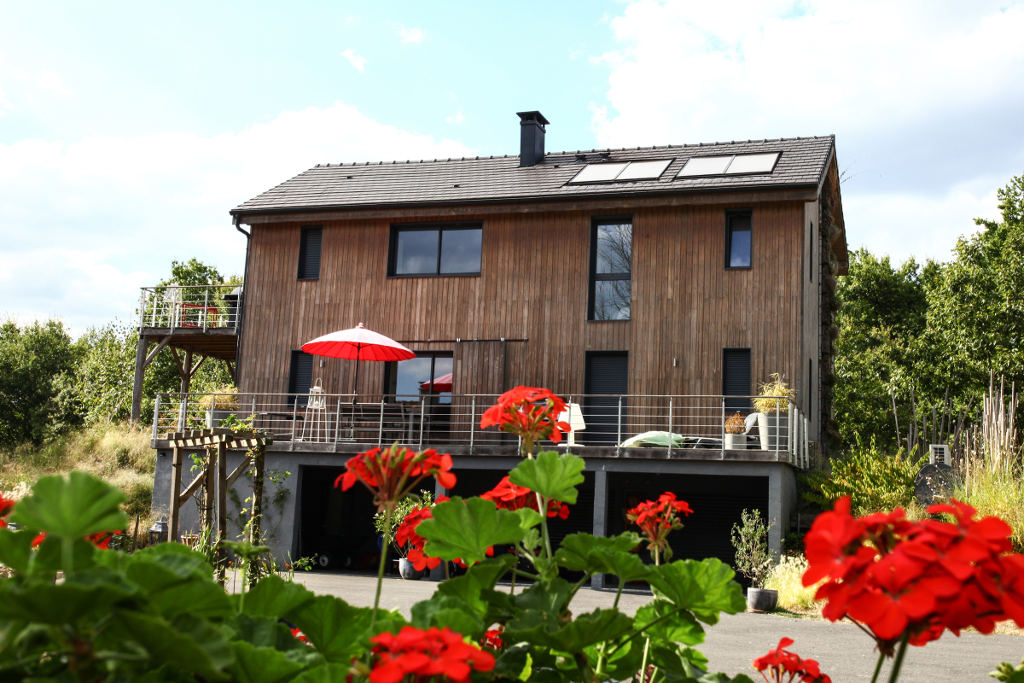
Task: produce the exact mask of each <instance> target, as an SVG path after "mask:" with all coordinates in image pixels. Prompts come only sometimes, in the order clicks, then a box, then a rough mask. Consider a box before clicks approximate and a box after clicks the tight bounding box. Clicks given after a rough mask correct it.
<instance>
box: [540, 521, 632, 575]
mask: <svg viewBox="0 0 1024 683" xmlns="http://www.w3.org/2000/svg"><path fill="white" fill-rule="evenodd" d="M641 541H642V539H641V538H640V536H638V535H637V534H634V533H632V532H625V533H622V534H619V535H618V536H612V537H611V538H604V537H601V536H594V535H592V534H585V533H576V534H570V535H568V536H566V537H565V538H564V539H563V540H562V543H561V545H560V546H559V548H558V550H557V551H556V552H555V560H556V561H557V562H558V564H559V565H561V566H562V567H565V568H566V569H570V570H572V571H584V572H588V573H590V574H614V575H616V576H618V577H619V580H620V581H623V582H625V581H638V580H641V579H646V578H647V575H648V574H649V573H650V569H649V567H648V566H647V565H645V564H644V562H643V560H641V559H640V557H639V556H637V555H636V554H635V553H633V552H632V550H633V548H635V547H636V546H637V545H639V544H640V543H641Z"/></svg>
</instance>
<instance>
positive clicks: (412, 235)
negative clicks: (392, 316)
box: [388, 226, 483, 275]
mask: <svg viewBox="0 0 1024 683" xmlns="http://www.w3.org/2000/svg"><path fill="white" fill-rule="evenodd" d="M482 238H483V230H482V229H481V228H480V227H479V226H473V227H425V228H424V227H415V228H398V227H396V228H392V230H391V254H390V261H389V265H388V274H389V275H479V274H480V250H481V244H482Z"/></svg>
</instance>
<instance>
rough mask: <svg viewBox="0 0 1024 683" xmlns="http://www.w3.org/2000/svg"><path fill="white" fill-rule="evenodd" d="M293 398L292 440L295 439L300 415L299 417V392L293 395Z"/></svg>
mask: <svg viewBox="0 0 1024 683" xmlns="http://www.w3.org/2000/svg"><path fill="white" fill-rule="evenodd" d="M293 398H294V399H295V400H294V401H292V438H291V441H295V423H296V422H298V417H299V396H298V394H295V395H294V396H293Z"/></svg>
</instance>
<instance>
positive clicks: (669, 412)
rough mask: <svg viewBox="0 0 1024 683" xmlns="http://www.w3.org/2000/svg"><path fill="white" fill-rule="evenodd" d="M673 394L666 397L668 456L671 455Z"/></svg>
mask: <svg viewBox="0 0 1024 683" xmlns="http://www.w3.org/2000/svg"><path fill="white" fill-rule="evenodd" d="M673 399H674V397H673V396H669V397H668V457H670V458H671V457H672V441H674V439H673V438H672V434H673V433H674V432H673V431H672V407H673Z"/></svg>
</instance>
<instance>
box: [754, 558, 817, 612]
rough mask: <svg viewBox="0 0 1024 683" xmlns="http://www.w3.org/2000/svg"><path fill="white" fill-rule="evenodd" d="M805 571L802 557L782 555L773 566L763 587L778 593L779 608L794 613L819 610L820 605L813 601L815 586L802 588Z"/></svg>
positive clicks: (805, 562) (805, 563) (805, 566)
mask: <svg viewBox="0 0 1024 683" xmlns="http://www.w3.org/2000/svg"><path fill="white" fill-rule="evenodd" d="M805 571H807V559H806V558H805V557H803V556H802V555H800V556H797V555H783V556H782V561H781V562H779V564H777V565H775V568H774V569H772V571H771V573H770V574H769V575H768V579H767V580H766V581H765V582H764V587H765V588H768V589H770V590H776V591H778V592H779V607H780V608H781V609H788V610H791V611H794V612H806V611H815V612H818V611H820V610H821V605H822V603H819V602H815V601H814V592H815V591H816V590H817V589H818V586H817V585H814V586H810V587H806V588H805V587H804V585H803V582H802V581H801V579H802V577H803V575H804V572H805Z"/></svg>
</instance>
